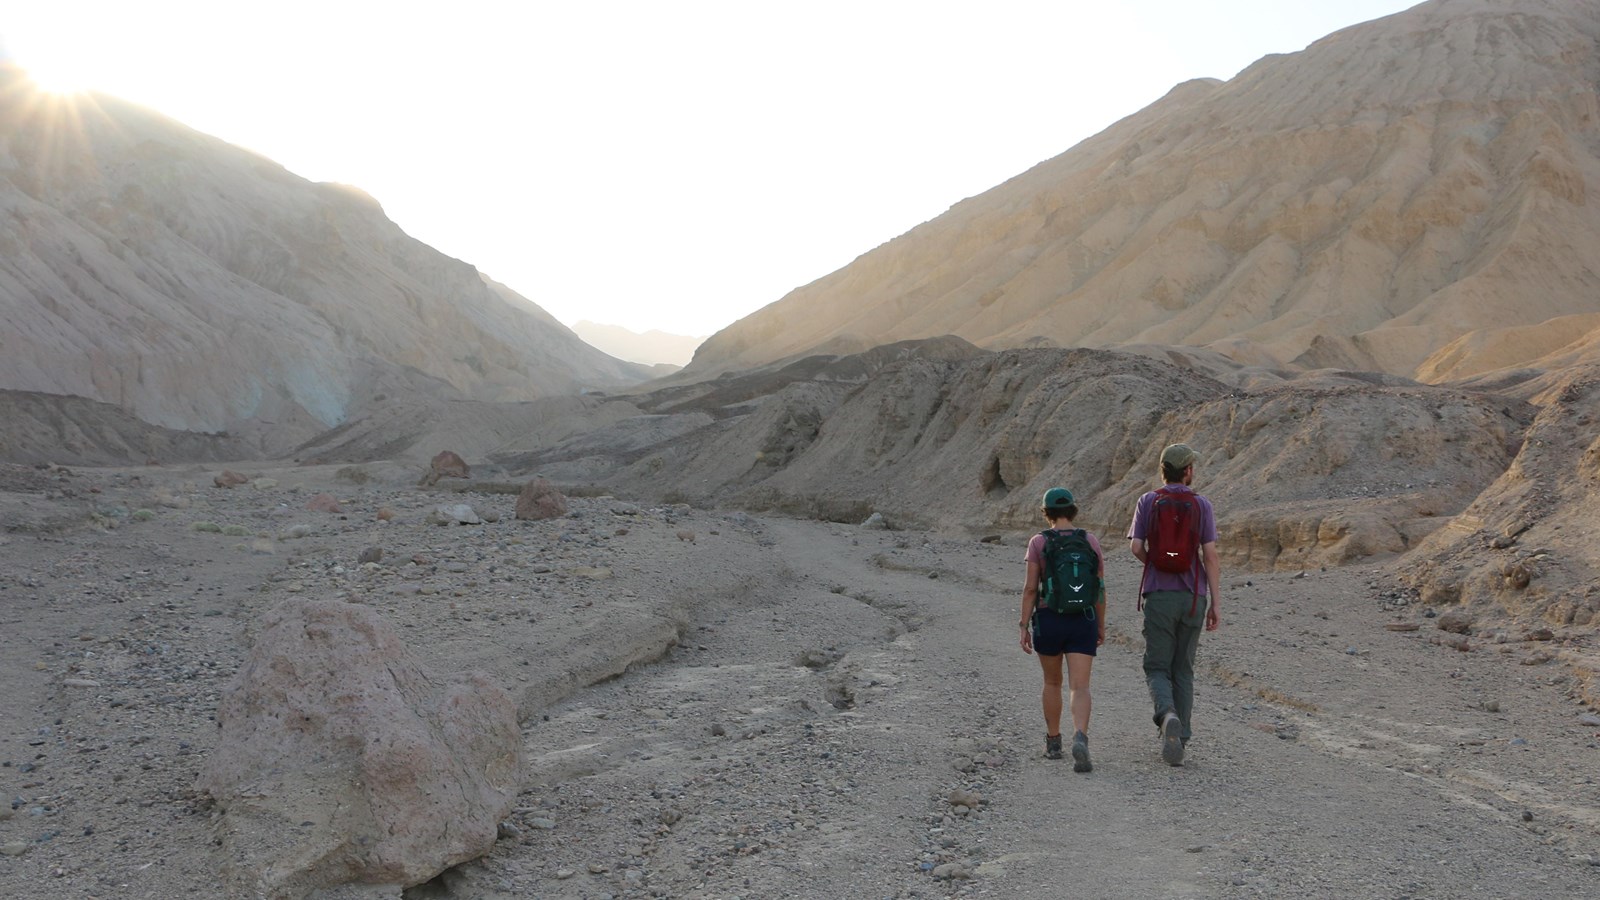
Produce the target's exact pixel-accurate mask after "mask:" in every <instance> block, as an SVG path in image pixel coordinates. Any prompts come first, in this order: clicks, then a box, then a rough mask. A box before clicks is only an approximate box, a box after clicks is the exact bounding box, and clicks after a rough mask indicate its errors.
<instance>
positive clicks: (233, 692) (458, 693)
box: [199, 600, 521, 898]
mask: <svg viewBox="0 0 1600 900" xmlns="http://www.w3.org/2000/svg"><path fill="white" fill-rule="evenodd" d="M217 724H218V726H219V727H220V729H221V732H220V739H219V741H218V746H217V748H216V750H215V751H214V752H213V753H212V754H211V756H210V757H209V758H208V760H207V761H206V764H205V768H204V769H203V771H202V772H201V775H200V782H199V786H200V788H201V789H203V790H204V791H206V792H208V793H209V794H210V795H211V796H212V797H213V798H215V800H216V802H217V804H218V807H219V808H220V809H221V810H222V812H223V818H222V821H221V827H220V832H221V835H222V847H223V853H224V855H225V859H226V871H225V876H226V879H227V882H228V884H229V886H230V889H231V891H232V893H231V894H230V896H239V897H257V896H268V897H274V898H299V897H306V896H308V895H311V894H312V893H313V892H316V891H321V890H325V889H329V888H335V887H337V886H339V885H348V884H361V885H369V886H379V885H381V886H390V887H394V888H399V887H404V886H409V885H415V884H419V883H421V882H423V881H426V880H428V879H430V878H432V877H433V876H434V875H436V874H438V873H439V872H440V871H442V870H444V869H445V868H447V867H449V866H452V865H457V864H459V863H461V862H464V861H466V860H469V859H473V858H475V857H477V856H480V855H482V854H483V853H484V852H486V851H487V850H488V848H489V847H490V845H491V844H493V843H494V841H495V836H496V829H497V826H498V824H499V823H500V821H501V820H502V819H504V818H505V816H506V815H508V814H509V812H510V810H511V806H512V801H513V799H514V798H515V796H516V793H517V779H518V772H519V763H520V756H519V754H520V748H521V736H520V733H519V730H518V727H517V719H516V708H515V705H514V704H513V703H512V700H511V698H510V696H508V695H507V693H506V692H505V690H504V689H502V688H501V687H499V686H498V685H496V684H494V683H492V682H491V681H490V680H489V679H488V678H487V677H486V676H483V675H480V674H470V675H462V676H458V677H455V678H452V679H448V680H444V679H440V678H437V677H436V676H434V675H433V674H431V673H429V672H427V671H425V670H424V669H423V668H422V667H421V666H420V665H418V663H417V662H416V661H415V660H414V659H413V658H412V656H411V654H410V653H409V652H408V651H407V650H406V648H405V646H404V645H403V644H402V643H401V641H400V638H399V636H398V634H397V633H396V632H395V630H394V629H393V628H392V627H391V626H389V625H388V624H387V623H386V622H385V621H384V620H383V619H382V618H381V617H379V616H378V614H377V613H376V612H374V611H372V610H371V609H368V608H366V607H362V606H356V605H352V604H345V603H337V602H318V601H308V600H291V601H287V602H285V603H282V604H280V605H279V606H277V607H275V608H274V609H273V610H271V611H270V612H269V613H267V614H266V616H265V617H264V618H263V619H262V620H261V621H260V622H259V624H258V627H257V634H256V638H255V643H254V646H253V647H252V648H251V650H250V653H249V656H248V658H247V659H246V661H245V663H244V665H243V667H241V669H240V670H239V673H238V675H237V677H236V678H235V680H234V682H233V684H232V685H231V686H230V687H229V688H228V689H227V691H226V692H225V693H224V695H223V698H222V700H221V703H220V704H219V706H218V710H217Z"/></svg>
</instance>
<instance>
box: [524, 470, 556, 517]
mask: <svg viewBox="0 0 1600 900" xmlns="http://www.w3.org/2000/svg"><path fill="white" fill-rule="evenodd" d="M566 514H567V498H566V497H564V496H562V494H561V492H560V491H558V490H556V487H555V485H553V484H551V483H550V482H549V480H548V479H545V478H543V477H536V478H534V479H533V480H532V481H530V482H528V483H527V484H525V485H523V487H522V493H520V494H518V495H517V518H518V519H523V520H533V521H539V520H542V519H558V518H560V517H562V516H564V515H566Z"/></svg>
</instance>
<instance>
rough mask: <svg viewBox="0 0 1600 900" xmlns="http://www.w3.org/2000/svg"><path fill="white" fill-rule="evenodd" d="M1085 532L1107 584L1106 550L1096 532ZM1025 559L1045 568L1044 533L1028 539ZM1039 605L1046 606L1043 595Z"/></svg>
mask: <svg viewBox="0 0 1600 900" xmlns="http://www.w3.org/2000/svg"><path fill="white" fill-rule="evenodd" d="M1050 530H1051V531H1071V530H1072V529H1070V528H1052V529H1050ZM1083 534H1084V536H1085V537H1087V538H1088V539H1089V546H1090V547H1093V548H1094V555H1095V557H1096V558H1097V559H1098V560H1099V561H1100V583H1101V584H1105V583H1106V555H1105V552H1104V551H1102V550H1101V549H1100V539H1099V538H1097V537H1095V536H1094V532H1092V531H1085V532H1084V533H1083ZM1023 559H1025V560H1027V561H1028V562H1031V563H1033V564H1035V565H1037V566H1038V567H1039V568H1040V570H1041V571H1042V570H1043V569H1044V535H1042V534H1036V535H1034V536H1033V537H1031V538H1029V539H1028V552H1027V554H1026V555H1024V556H1023ZM1038 605H1039V608H1040V609H1043V608H1044V598H1042V597H1041V598H1040V599H1039V604H1038Z"/></svg>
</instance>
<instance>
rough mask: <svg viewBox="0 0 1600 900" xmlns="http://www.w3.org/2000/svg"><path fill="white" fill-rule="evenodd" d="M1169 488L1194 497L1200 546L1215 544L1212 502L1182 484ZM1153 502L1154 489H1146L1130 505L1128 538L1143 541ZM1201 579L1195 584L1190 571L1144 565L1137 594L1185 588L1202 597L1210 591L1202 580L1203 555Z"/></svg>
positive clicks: (1202, 571)
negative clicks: (1136, 502)
mask: <svg viewBox="0 0 1600 900" xmlns="http://www.w3.org/2000/svg"><path fill="white" fill-rule="evenodd" d="M1166 489H1167V490H1169V491H1173V492H1177V493H1187V494H1194V498H1195V500H1197V501H1199V503H1200V544H1201V545H1202V546H1204V545H1206V544H1210V543H1214V542H1215V541H1216V540H1217V515H1216V513H1215V512H1213V511H1212V509H1211V501H1210V500H1207V499H1206V498H1205V497H1202V496H1201V495H1199V494H1195V493H1194V491H1192V490H1190V489H1189V486H1188V485H1184V484H1169V485H1167V486H1166ZM1155 502H1156V492H1155V491H1149V492H1147V493H1146V494H1145V495H1144V496H1143V497H1140V498H1139V504H1138V505H1137V506H1135V507H1134V508H1133V524H1132V525H1130V526H1129V527H1128V539H1129V540H1132V541H1142V540H1144V539H1145V538H1146V537H1148V536H1149V533H1150V508H1151V507H1152V506H1153V505H1154V504H1155ZM1200 573H1201V580H1200V583H1199V584H1198V585H1197V584H1195V582H1194V573H1191V572H1164V571H1162V570H1160V569H1158V568H1156V567H1155V566H1145V573H1144V581H1142V582H1140V584H1139V593H1141V594H1148V593H1150V592H1151V591H1187V592H1189V593H1194V592H1195V591H1196V589H1198V590H1199V592H1200V594H1201V595H1202V596H1204V595H1208V594H1210V589H1209V588H1208V586H1207V585H1206V582H1205V557H1204V555H1202V556H1201V559H1200Z"/></svg>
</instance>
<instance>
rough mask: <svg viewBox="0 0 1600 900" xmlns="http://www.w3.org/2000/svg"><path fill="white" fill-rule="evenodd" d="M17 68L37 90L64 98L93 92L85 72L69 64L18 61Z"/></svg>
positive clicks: (29, 60) (28, 60)
mask: <svg viewBox="0 0 1600 900" xmlns="http://www.w3.org/2000/svg"><path fill="white" fill-rule="evenodd" d="M17 63H18V66H19V67H20V68H21V69H22V71H23V72H24V73H26V74H27V76H28V80H30V81H32V82H33V83H34V84H35V85H36V86H37V87H38V88H39V90H41V91H43V92H45V93H47V94H56V95H60V96H65V95H69V94H83V93H88V92H89V91H90V90H93V85H91V84H90V83H89V79H88V75H87V73H86V72H83V71H82V70H80V69H78V68H77V67H75V66H72V65H70V64H60V65H52V64H50V63H48V62H46V61H43V60H31V59H19V60H18V61H17Z"/></svg>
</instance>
